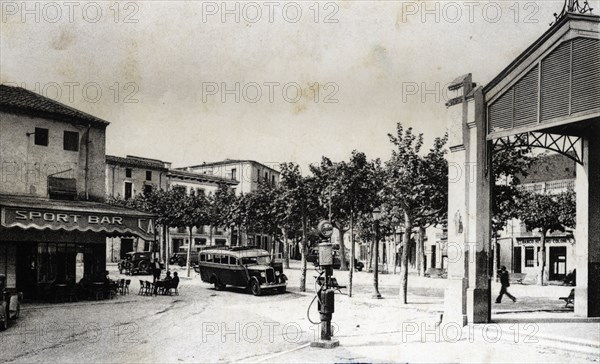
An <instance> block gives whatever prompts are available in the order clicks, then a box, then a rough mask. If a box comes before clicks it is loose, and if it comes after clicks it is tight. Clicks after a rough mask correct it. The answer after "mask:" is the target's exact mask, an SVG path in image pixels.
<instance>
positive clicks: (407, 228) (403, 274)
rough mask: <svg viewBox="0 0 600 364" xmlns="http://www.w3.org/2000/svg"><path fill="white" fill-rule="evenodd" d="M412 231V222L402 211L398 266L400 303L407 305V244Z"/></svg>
mask: <svg viewBox="0 0 600 364" xmlns="http://www.w3.org/2000/svg"><path fill="white" fill-rule="evenodd" d="M411 230H412V221H411V219H410V216H409V215H408V213H406V211H404V236H403V237H402V258H401V266H400V282H401V287H400V301H401V302H402V303H403V304H407V303H408V301H407V297H408V244H409V242H410V233H411Z"/></svg>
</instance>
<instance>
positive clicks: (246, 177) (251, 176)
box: [181, 159, 280, 251]
mask: <svg viewBox="0 0 600 364" xmlns="http://www.w3.org/2000/svg"><path fill="white" fill-rule="evenodd" d="M277 167H278V164H273V165H272V166H269V165H268V164H263V163H259V162H256V161H253V160H239V159H225V160H223V161H219V162H212V163H203V164H199V165H194V166H189V167H185V168H181V170H185V171H188V172H194V173H199V174H204V175H208V176H215V177H219V178H222V179H228V180H235V181H238V184H237V185H236V187H235V193H236V195H238V196H239V195H242V194H247V193H250V192H252V191H256V190H257V189H258V187H259V185H260V184H261V183H265V184H269V185H271V186H276V185H278V184H279V178H280V173H279V171H277V170H276V169H275V168H277ZM232 236H233V237H234V240H233V241H234V242H236V244H237V243H238V242H239V244H241V245H252V246H256V247H259V248H261V249H265V250H269V251H270V250H271V248H272V246H271V244H272V240H273V239H272V237H271V236H270V235H268V234H262V233H260V232H250V233H248V232H241V233H238V232H237V231H233V232H232Z"/></svg>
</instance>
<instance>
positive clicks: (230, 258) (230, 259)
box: [229, 257, 237, 265]
mask: <svg viewBox="0 0 600 364" xmlns="http://www.w3.org/2000/svg"><path fill="white" fill-rule="evenodd" d="M229 264H230V265H237V259H236V258H234V257H229Z"/></svg>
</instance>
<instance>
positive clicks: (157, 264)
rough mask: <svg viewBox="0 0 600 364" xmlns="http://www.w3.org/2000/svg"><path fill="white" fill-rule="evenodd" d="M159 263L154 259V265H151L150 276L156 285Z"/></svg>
mask: <svg viewBox="0 0 600 364" xmlns="http://www.w3.org/2000/svg"><path fill="white" fill-rule="evenodd" d="M160 271H161V269H160V262H159V261H158V258H154V263H153V264H152V275H153V276H154V282H155V283H156V282H157V281H158V280H159V279H160Z"/></svg>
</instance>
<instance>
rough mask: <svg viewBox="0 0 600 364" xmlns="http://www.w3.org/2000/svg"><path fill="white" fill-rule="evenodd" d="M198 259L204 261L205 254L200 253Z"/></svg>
mask: <svg viewBox="0 0 600 364" xmlns="http://www.w3.org/2000/svg"><path fill="white" fill-rule="evenodd" d="M199 260H200V261H201V262H205V261H206V254H200V258H199Z"/></svg>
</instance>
